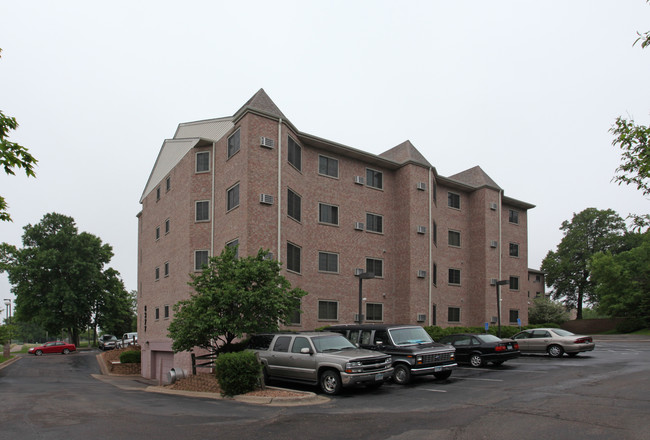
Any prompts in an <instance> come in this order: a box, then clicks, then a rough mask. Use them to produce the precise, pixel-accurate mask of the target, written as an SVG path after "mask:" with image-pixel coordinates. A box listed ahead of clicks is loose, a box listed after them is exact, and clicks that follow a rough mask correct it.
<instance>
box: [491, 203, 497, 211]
mask: <svg viewBox="0 0 650 440" xmlns="http://www.w3.org/2000/svg"><path fill="white" fill-rule="evenodd" d="M490 209H491V210H492V211H496V210H497V204H496V203H494V202H493V203H490Z"/></svg>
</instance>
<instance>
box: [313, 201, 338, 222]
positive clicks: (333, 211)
mask: <svg viewBox="0 0 650 440" xmlns="http://www.w3.org/2000/svg"><path fill="white" fill-rule="evenodd" d="M318 221H319V222H320V223H328V224H330V225H338V224H339V207H338V206H334V205H327V204H325V203H319V204H318Z"/></svg>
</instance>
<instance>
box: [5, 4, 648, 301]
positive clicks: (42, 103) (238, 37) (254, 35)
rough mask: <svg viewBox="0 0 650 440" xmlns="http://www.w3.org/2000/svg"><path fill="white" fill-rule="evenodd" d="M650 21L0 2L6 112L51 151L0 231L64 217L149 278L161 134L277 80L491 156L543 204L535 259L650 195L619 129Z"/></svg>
mask: <svg viewBox="0 0 650 440" xmlns="http://www.w3.org/2000/svg"><path fill="white" fill-rule="evenodd" d="M648 30H650V5H648V4H647V3H646V2H645V1H643V0H582V1H576V0H572V1H566V0H544V1H541V0H539V1H524V0H513V1H485V0H481V1H439V0H432V1H409V2H389V1H376V0H375V1H327V2H325V1H321V2H316V1H309V2H307V1H282V0H279V1H273V2H271V1H254V2H253V1H230V2H217V1H185V2H179V1H137V2H134V1H113V2H102V3H101V4H100V2H88V1H63V2H52V1H29V2H27V1H14V0H0V48H2V49H3V53H2V59H0V109H1V110H2V111H4V112H5V114H7V115H11V116H14V117H16V119H17V120H18V122H19V124H20V128H19V129H18V130H17V131H15V132H13V133H12V135H11V137H10V140H12V141H14V142H18V143H20V144H21V145H23V146H25V147H27V148H29V150H30V152H31V153H32V154H33V155H34V156H36V158H37V159H38V160H39V164H38V168H37V170H36V173H37V178H36V179H31V178H30V179H28V178H26V177H25V176H24V174H22V175H18V176H17V177H8V176H6V175H5V174H4V173H0V194H2V195H3V196H4V197H5V198H6V199H7V202H8V203H9V210H10V214H11V215H12V217H13V219H14V222H13V223H2V222H0V242H2V241H4V242H9V243H12V244H15V245H19V246H20V245H22V243H21V237H22V233H23V229H22V228H23V226H25V225H27V224H35V223H38V222H39V221H40V220H41V218H42V217H43V215H44V214H46V213H48V212H58V213H61V214H65V215H69V216H71V217H73V218H74V219H75V220H76V222H77V226H78V228H79V230H80V231H87V232H90V233H92V234H95V235H97V236H99V237H100V238H101V239H102V240H103V241H104V242H105V243H109V244H110V245H112V246H113V249H114V252H115V257H114V258H113V260H112V262H111V264H110V265H111V266H112V267H114V268H115V269H117V270H118V271H119V272H120V273H121V275H122V277H123V279H124V282H125V284H126V287H127V289H129V290H135V289H136V287H137V284H136V283H137V261H136V260H137V258H136V257H137V220H136V214H137V213H138V212H139V210H140V204H139V202H138V201H139V198H140V195H141V193H142V191H143V189H144V186H145V184H146V181H147V178H148V177H149V173H150V171H151V169H152V167H153V164H154V161H155V159H156V156H157V154H158V151H159V149H160V146H161V145H162V142H163V140H164V139H166V138H170V137H172V136H173V134H174V131H175V130H176V126H177V125H178V123H180V122H188V121H194V120H200V119H208V118H214V117H222V116H230V115H232V114H233V113H234V112H235V111H236V110H238V109H239V107H240V106H241V105H243V104H244V103H245V102H246V101H247V100H248V99H249V98H250V97H251V96H252V95H253V94H254V93H255V92H256V91H257V90H259V89H260V88H264V89H265V90H266V92H267V93H268V94H269V96H270V97H271V99H273V101H274V102H275V103H276V104H277V105H278V107H279V108H280V110H282V112H283V113H284V114H285V115H286V116H287V117H288V118H289V119H290V120H291V121H292V122H293V123H294V124H295V125H296V127H297V128H298V129H299V130H301V131H304V132H307V133H310V134H314V135H316V136H319V137H323V138H326V139H330V140H332V141H335V142H338V143H342V144H345V145H349V146H351V147H354V148H359V149H362V150H366V151H369V152H371V153H374V154H379V153H382V152H383V151H386V150H388V149H389V148H392V147H393V146H395V145H397V144H399V143H401V142H403V141H404V140H407V139H409V140H410V141H411V142H412V143H413V144H414V145H415V146H416V148H418V149H419V150H420V152H422V154H424V156H425V157H426V158H427V159H428V160H429V162H431V163H432V164H433V165H434V166H435V167H436V169H437V171H438V173H439V174H441V175H443V176H451V175H453V174H456V173H458V172H460V171H463V170H466V169H468V168H471V167H473V166H475V165H479V166H481V168H483V170H484V171H485V172H486V173H487V174H488V175H490V176H491V177H492V178H493V179H494V180H495V181H496V182H497V183H498V184H499V185H500V186H501V187H502V188H504V189H505V194H506V195H507V196H509V197H513V198H516V199H519V200H523V201H526V202H530V203H533V204H535V205H537V207H536V208H535V209H533V210H531V211H529V229H528V235H529V261H528V265H529V267H532V268H538V267H539V265H540V264H541V261H542V259H543V258H544V256H545V255H546V253H547V252H548V251H549V250H551V249H555V247H556V245H557V244H558V243H559V241H560V240H561V237H562V234H561V232H560V231H559V227H560V225H561V223H562V221H563V220H570V219H571V217H572V215H573V213H575V212H580V211H582V210H583V209H585V208H587V207H596V208H599V209H607V208H611V209H614V210H615V211H617V212H618V213H619V214H620V215H621V216H623V217H625V216H627V214H629V213H636V214H646V213H648V212H649V211H650V210H649V208H650V203H649V201H648V200H647V199H645V198H644V197H643V196H642V195H641V193H640V192H638V191H636V190H635V189H634V188H632V187H619V186H617V185H616V184H614V183H612V182H611V179H612V177H613V176H614V171H615V169H616V167H617V166H618V164H619V157H620V154H619V150H617V149H615V148H614V147H613V146H612V145H611V141H612V135H611V134H610V133H608V129H609V128H610V126H611V125H612V124H613V122H614V120H615V119H616V117H617V116H619V115H624V116H631V117H634V119H635V120H636V121H637V123H642V124H644V125H647V124H648V123H649V119H650V81H649V79H650V49H646V50H642V49H641V48H640V46H639V45H638V44H637V45H636V46H635V47H632V43H633V42H634V40H635V39H636V37H637V35H636V32H637V31H641V32H645V31H648ZM11 296H12V295H11V293H10V285H9V283H8V280H7V277H6V274H3V275H0V299H1V298H8V297H11ZM1 307H3V305H0V308H1Z"/></svg>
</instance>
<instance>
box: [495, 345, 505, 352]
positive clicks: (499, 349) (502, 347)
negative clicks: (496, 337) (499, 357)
mask: <svg viewBox="0 0 650 440" xmlns="http://www.w3.org/2000/svg"><path fill="white" fill-rule="evenodd" d="M506 350H507V347H506V346H505V345H497V346H496V347H494V351H506Z"/></svg>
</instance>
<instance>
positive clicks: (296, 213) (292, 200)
mask: <svg viewBox="0 0 650 440" xmlns="http://www.w3.org/2000/svg"><path fill="white" fill-rule="evenodd" d="M300 204H301V199H300V196H299V195H298V194H296V193H295V192H293V191H291V190H290V189H288V190H287V215H288V216H289V217H291V218H292V219H294V220H296V221H300V214H301V207H300Z"/></svg>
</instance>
